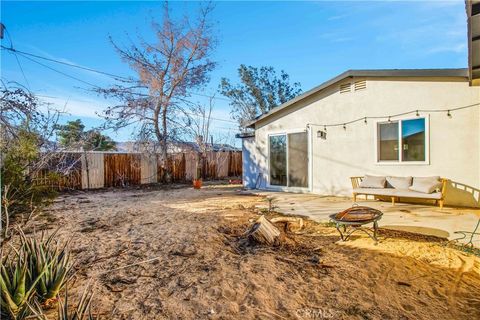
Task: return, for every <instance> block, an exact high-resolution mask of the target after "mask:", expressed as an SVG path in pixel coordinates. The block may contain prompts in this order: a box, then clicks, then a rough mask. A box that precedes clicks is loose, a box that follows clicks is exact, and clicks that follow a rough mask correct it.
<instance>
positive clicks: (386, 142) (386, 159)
mask: <svg viewBox="0 0 480 320" xmlns="http://www.w3.org/2000/svg"><path fill="white" fill-rule="evenodd" d="M428 128H429V126H428V117H416V118H405V119H399V120H395V121H393V120H392V121H383V122H377V125H376V134H375V140H376V141H375V146H376V148H375V149H376V155H375V156H376V161H377V163H378V164H428V163H429V161H430V159H429V130H428Z"/></svg>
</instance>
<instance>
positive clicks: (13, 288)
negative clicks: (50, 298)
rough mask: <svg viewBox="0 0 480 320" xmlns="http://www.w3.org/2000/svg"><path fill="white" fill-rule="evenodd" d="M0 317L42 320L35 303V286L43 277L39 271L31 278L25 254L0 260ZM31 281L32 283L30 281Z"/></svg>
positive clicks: (39, 310) (41, 314) (40, 312)
mask: <svg viewBox="0 0 480 320" xmlns="http://www.w3.org/2000/svg"><path fill="white" fill-rule="evenodd" d="M1 263H2V264H1V267H0V268H1V270H0V289H1V291H0V298H1V299H0V304H1V311H0V315H1V316H2V317H6V318H7V319H25V318H30V319H32V318H37V319H43V313H42V310H41V308H39V306H38V303H37V302H36V301H35V296H34V294H35V286H36V285H37V283H38V282H39V280H40V278H41V277H42V276H43V272H44V271H41V272H40V273H39V275H38V276H37V277H36V278H32V277H31V276H30V274H29V270H28V268H27V264H26V254H25V253H24V252H17V253H16V255H8V256H7V257H5V258H2V260H1ZM32 279H33V281H32Z"/></svg>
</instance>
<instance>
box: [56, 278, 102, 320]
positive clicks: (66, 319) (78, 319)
mask: <svg viewBox="0 0 480 320" xmlns="http://www.w3.org/2000/svg"><path fill="white" fill-rule="evenodd" d="M92 299H93V292H92V290H91V289H90V288H89V287H88V286H87V287H86V288H85V290H84V291H83V294H82V296H81V298H80V301H79V302H78V304H77V305H76V306H75V307H74V308H73V310H72V311H71V312H70V313H69V312H68V309H69V305H68V303H69V302H68V289H65V302H64V303H63V302H62V301H61V300H60V301H59V303H58V318H57V320H84V319H86V320H95V319H97V318H96V317H94V316H93V315H92V313H91V308H90V307H91V303H92ZM70 309H72V308H70Z"/></svg>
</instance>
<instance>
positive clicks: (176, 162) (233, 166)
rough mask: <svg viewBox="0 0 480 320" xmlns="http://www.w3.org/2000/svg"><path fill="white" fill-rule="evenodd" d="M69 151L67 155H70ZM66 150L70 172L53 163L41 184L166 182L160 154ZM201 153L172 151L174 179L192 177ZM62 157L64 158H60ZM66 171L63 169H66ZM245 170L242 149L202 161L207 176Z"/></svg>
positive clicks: (61, 186) (40, 178)
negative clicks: (59, 172) (56, 169)
mask: <svg viewBox="0 0 480 320" xmlns="http://www.w3.org/2000/svg"><path fill="white" fill-rule="evenodd" d="M66 154H67V155H66ZM66 154H62V156H60V157H59V159H60V158H61V159H62V161H66V163H70V164H74V165H71V166H70V167H71V170H70V171H69V172H68V174H66V175H62V176H60V177H59V176H58V174H54V175H52V172H53V173H55V172H56V171H55V167H58V166H59V164H58V163H57V164H53V165H49V166H48V168H50V169H45V170H44V171H42V172H40V173H39V174H38V175H37V176H36V177H35V178H34V181H33V182H34V183H35V184H37V185H48V186H52V187H55V188H58V189H96V188H103V187H117V186H128V185H140V184H146V183H155V182H165V181H164V179H163V175H164V173H165V168H163V165H162V162H161V160H160V156H159V155H153V154H152V155H149V154H140V153H113V152H86V153H82V152H77V153H75V152H71V153H66ZM196 159H197V154H196V153H195V152H185V153H177V154H169V155H168V161H167V164H166V165H167V166H168V168H169V169H170V172H171V173H172V176H171V181H172V182H180V181H191V180H192V179H193V178H194V177H195V175H196V167H197V163H196ZM59 161H60V160H59ZM62 172H63V171H62ZM241 174H242V154H241V152H231V151H230V152H228V151H226V152H213V151H212V152H207V154H206V155H205V158H204V160H203V163H202V178H203V179H223V178H227V177H234V176H235V177H237V176H241ZM53 176H55V179H52V177H53Z"/></svg>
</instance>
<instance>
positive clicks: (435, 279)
mask: <svg viewBox="0 0 480 320" xmlns="http://www.w3.org/2000/svg"><path fill="white" fill-rule="evenodd" d="M265 202H266V199H264V198H262V197H259V196H254V195H248V194H247V195H246V194H244V193H242V192H240V191H239V186H236V187H234V186H222V185H215V186H207V187H205V188H203V189H202V190H193V189H192V188H187V187H180V186H179V187H176V188H170V189H161V188H152V189H148V188H147V189H145V188H144V189H128V190H107V191H97V192H81V193H80V192H79V193H75V194H70V195H64V196H62V197H61V198H59V199H58V200H57V201H56V203H55V204H54V205H53V206H52V207H51V208H50V209H49V210H48V211H46V212H45V213H44V214H42V215H41V216H39V217H37V218H36V220H35V221H34V224H33V226H34V227H31V228H30V232H31V231H32V230H33V229H35V230H37V231H39V230H41V229H47V230H49V231H53V230H55V229H56V228H58V227H60V228H61V229H60V231H59V237H60V239H61V240H62V241H67V240H70V248H71V251H72V253H73V256H74V258H75V261H76V262H75V269H76V270H77V273H76V275H75V277H74V278H73V280H72V282H71V284H70V286H69V296H71V298H72V299H75V298H76V297H77V296H78V295H79V294H80V293H81V292H82V290H83V288H84V287H85V285H86V284H87V283H88V282H89V281H90V283H91V284H92V286H93V288H94V291H95V298H94V303H93V310H94V311H95V313H98V314H100V315H101V317H102V319H207V318H210V319H480V259H479V258H476V257H474V256H470V255H466V254H464V253H462V252H460V251H457V250H454V249H450V248H446V247H445V246H444V245H443V244H442V242H440V241H439V239H437V238H432V237H430V238H427V237H422V236H415V235H411V234H407V233H400V232H393V231H387V230H382V231H381V241H380V243H379V244H378V245H376V246H375V245H374V244H373V242H372V241H371V240H370V239H369V238H367V237H366V236H361V235H359V236H357V237H354V238H353V239H352V240H351V241H348V242H346V243H339V242H338V240H339V236H338V234H337V233H336V230H335V229H334V228H333V227H331V226H327V225H319V224H315V223H313V222H311V221H307V223H306V229H305V230H304V231H303V233H302V234H291V233H286V234H285V237H286V244H284V245H282V246H280V247H274V248H266V247H255V248H251V247H247V248H244V247H240V246H239V241H238V239H239V236H241V235H242V234H243V233H244V232H245V230H246V229H247V228H248V226H249V225H250V224H251V223H252V222H253V221H254V220H255V219H257V218H258V217H259V215H260V214H261V212H260V211H259V210H258V209H255V206H256V205H259V204H261V205H265ZM268 217H271V215H268ZM145 261H147V262H145ZM75 300H76V299H75Z"/></svg>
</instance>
